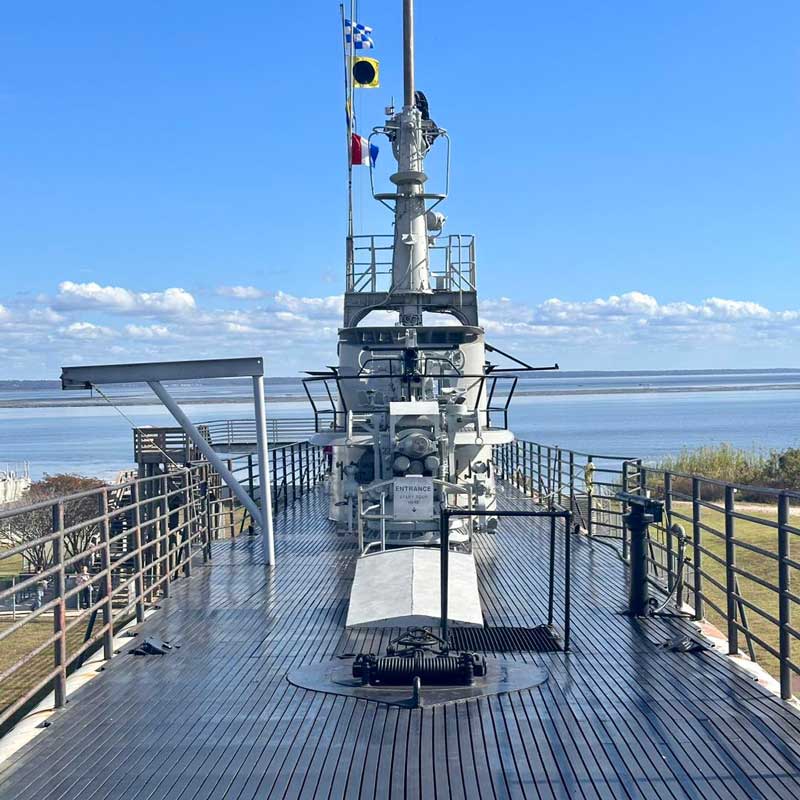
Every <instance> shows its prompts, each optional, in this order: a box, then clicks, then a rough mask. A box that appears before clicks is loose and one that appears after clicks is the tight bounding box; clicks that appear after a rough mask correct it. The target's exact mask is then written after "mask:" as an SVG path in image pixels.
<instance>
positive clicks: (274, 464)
mask: <svg viewBox="0 0 800 800" xmlns="http://www.w3.org/2000/svg"><path fill="white" fill-rule="evenodd" d="M270 478H271V479H272V508H273V509H274V510H275V511H277V510H278V451H277V450H273V451H272V469H271V470H270ZM258 480H259V483H260V482H261V481H263V480H264V476H263V475H259V476H258Z"/></svg>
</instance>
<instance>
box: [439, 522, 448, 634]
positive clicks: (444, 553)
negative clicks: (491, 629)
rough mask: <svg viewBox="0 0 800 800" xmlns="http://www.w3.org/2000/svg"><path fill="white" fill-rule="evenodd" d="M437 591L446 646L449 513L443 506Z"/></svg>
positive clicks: (441, 632) (441, 630)
mask: <svg viewBox="0 0 800 800" xmlns="http://www.w3.org/2000/svg"><path fill="white" fill-rule="evenodd" d="M439 552H440V555H439V591H440V596H441V601H440V605H441V616H442V619H441V622H440V631H439V632H440V635H441V637H442V639H443V640H444V642H445V646H446V647H447V646H448V645H447V640H448V630H447V615H448V608H447V594H448V592H447V589H448V586H447V582H448V580H449V577H450V563H449V562H450V514H449V513H448V512H447V509H445V508H443V509H442V511H441V516H440V517H439Z"/></svg>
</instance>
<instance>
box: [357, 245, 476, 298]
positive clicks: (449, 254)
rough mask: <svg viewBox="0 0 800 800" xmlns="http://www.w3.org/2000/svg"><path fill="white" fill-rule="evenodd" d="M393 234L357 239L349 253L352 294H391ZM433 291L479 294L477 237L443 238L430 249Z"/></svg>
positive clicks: (430, 246)
mask: <svg viewBox="0 0 800 800" xmlns="http://www.w3.org/2000/svg"><path fill="white" fill-rule="evenodd" d="M393 250H394V237H393V236H392V235H391V234H367V235H364V236H353V237H352V240H351V244H350V246H349V247H348V249H347V280H346V291H348V292H388V291H389V290H390V289H391V286H392V253H393ZM428 253H429V255H430V280H431V288H432V289H434V290H436V291H447V292H466V291H472V292H474V291H475V283H476V266H475V237H474V236H472V235H471V234H459V233H455V234H449V235H445V236H440V237H438V238H437V239H435V240H434V243H433V244H431V245H429V247H428Z"/></svg>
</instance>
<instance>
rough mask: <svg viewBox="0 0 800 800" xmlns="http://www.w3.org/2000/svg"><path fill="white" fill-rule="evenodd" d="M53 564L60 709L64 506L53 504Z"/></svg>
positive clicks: (59, 703)
mask: <svg viewBox="0 0 800 800" xmlns="http://www.w3.org/2000/svg"><path fill="white" fill-rule="evenodd" d="M53 532H54V533H55V534H56V537H55V538H54V539H53V563H54V564H55V565H56V566H57V567H58V569H57V571H56V573H55V576H54V578H53V594H54V596H55V599H56V600H57V603H56V606H55V608H54V609H53V633H54V634H56V635H57V637H58V638H57V639H56V640H55V642H54V643H53V648H54V653H53V656H54V658H53V660H54V666H55V667H57V668H58V673H57V675H56V677H55V682H54V686H53V688H54V690H55V706H56V708H62V707H63V706H64V704H65V703H66V702H67V605H66V603H67V601H66V598H65V597H64V595H65V593H66V590H67V585H66V584H67V580H66V575H65V572H64V504H63V503H62V502H61V501H59V502H57V503H54V504H53Z"/></svg>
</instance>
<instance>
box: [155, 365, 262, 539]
mask: <svg viewBox="0 0 800 800" xmlns="http://www.w3.org/2000/svg"><path fill="white" fill-rule="evenodd" d="M147 385H148V386H149V387H150V388H151V389H152V390H153V391H154V392H155V394H156V397H158V399H159V400H160V401H161V402H162V403H163V404H164V405H165V406H166V407H167V409H168V410H169V412H170V414H172V416H173V417H175V421H176V422H177V423H178V424H179V425H180V426H181V427H182V428H183V429H184V430H185V431H186V434H187V435H188V437H189V438H190V439H191V440H192V442H193V443H194V445H195V447H196V448H197V449H198V450H199V451H200V452H201V453H202V454H203V455H204V456H205V457H206V458H207V459H208V462H209V463H210V464H211V466H212V467H214V469H215V470H216V471H217V472H218V473H219V475H220V477H221V478H222V480H224V481H225V484H226V485H227V486H228V488H229V489H230V490H231V491H232V492H233V494H234V495H236V498H237V499H238V500H239V502H240V503H241V504H242V505H243V506H244V507H245V508H246V509H247V510H248V511H249V512H250V514H251V515H252V517H253V519H254V520H255V521H256V524H257V525H258V526H259V528H261V530H262V531H263V530H264V520H263V518H262V517H261V510H260V509H259V507H258V506H257V505H256V504H255V501H254V500H253V499H252V498H251V497H250V495H249V494H247V492H246V491H245V490H244V489H243V488H242V486H241V484H240V483H239V481H237V480H236V478H235V477H234V475H233V473H232V472H231V471H230V470H229V469H228V468H227V467H226V466H225V464H224V463H223V461H222V459H221V458H220V457H219V455H217V453H216V452H215V451H214V450H213V448H212V447H211V445H210V444H209V443H208V442H207V441H206V440H205V439H204V438H203V437H202V436H201V435H200V431H198V430H197V428H195V426H194V425H193V424H192V422H191V420H190V419H189V417H187V416H186V414H184V413H183V410H182V409H181V407H180V406H179V405H178V404H177V403H176V402H175V400H174V399H173V397H172V395H171V394H170V393H169V392H168V391H167V390H166V389H165V388H164V387H163V386H162V385H161V382H160V381H148V382H147Z"/></svg>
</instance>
